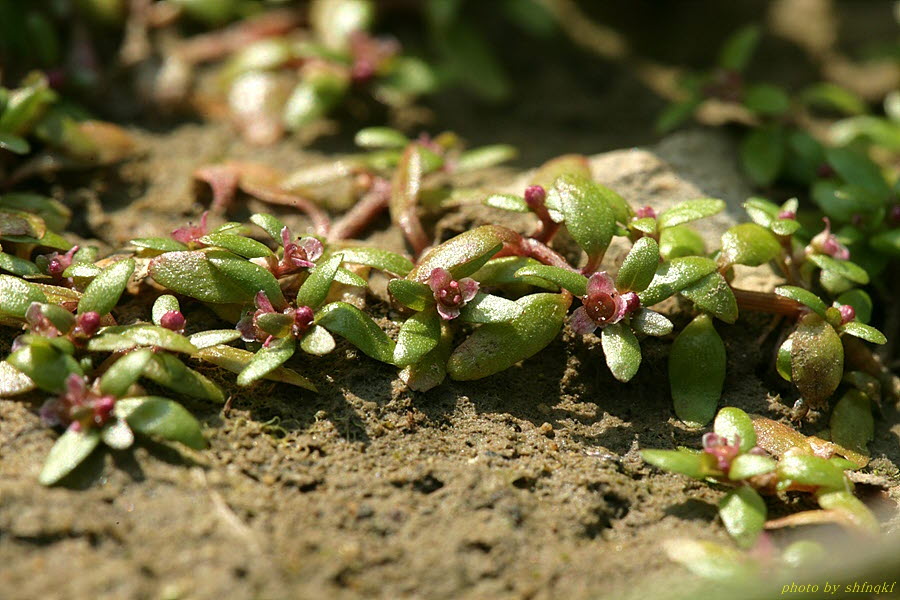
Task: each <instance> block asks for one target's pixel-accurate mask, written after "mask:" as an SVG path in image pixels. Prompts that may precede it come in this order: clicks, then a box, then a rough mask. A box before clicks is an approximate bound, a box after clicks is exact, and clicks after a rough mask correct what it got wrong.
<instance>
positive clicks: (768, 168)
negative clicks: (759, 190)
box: [741, 125, 785, 186]
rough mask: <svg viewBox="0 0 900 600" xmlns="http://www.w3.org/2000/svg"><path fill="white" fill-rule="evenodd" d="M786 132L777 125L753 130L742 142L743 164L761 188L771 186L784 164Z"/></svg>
mask: <svg viewBox="0 0 900 600" xmlns="http://www.w3.org/2000/svg"><path fill="white" fill-rule="evenodd" d="M784 142H785V140H784V131H783V130H782V129H781V127H779V126H777V125H767V126H764V127H759V128H757V129H753V130H752V131H751V132H750V133H748V134H747V135H746V136H744V139H743V140H742V142H741V162H742V163H743V165H744V170H745V171H746V172H747V175H748V176H749V177H750V179H751V180H752V181H753V183H755V184H757V185H761V186H768V185H769V184H771V183H772V182H773V181H774V180H775V178H776V177H777V176H778V173H779V172H780V171H781V167H782V165H783V163H784V155H785V143H784Z"/></svg>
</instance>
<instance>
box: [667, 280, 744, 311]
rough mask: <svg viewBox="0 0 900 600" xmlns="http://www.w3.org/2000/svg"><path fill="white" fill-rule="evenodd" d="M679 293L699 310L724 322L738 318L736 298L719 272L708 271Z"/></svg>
mask: <svg viewBox="0 0 900 600" xmlns="http://www.w3.org/2000/svg"><path fill="white" fill-rule="evenodd" d="M680 293H681V295H682V296H684V297H685V298H687V299H688V300H690V301H691V302H693V303H694V305H695V306H696V307H697V308H699V309H700V310H702V311H704V312H707V313H709V314H711V315H713V316H714V317H716V318H717V319H720V320H722V321H724V322H726V323H734V322H735V321H737V318H738V306H737V300H736V299H735V297H734V292H732V291H731V286H730V285H728V282H727V281H726V280H725V277H723V276H722V274H721V273H710V274H709V275H707V276H705V277H703V278H702V279H700V281H697V282H696V283H692V284H691V285H689V286H687V287H686V288H684V289H683V290H681V292H680Z"/></svg>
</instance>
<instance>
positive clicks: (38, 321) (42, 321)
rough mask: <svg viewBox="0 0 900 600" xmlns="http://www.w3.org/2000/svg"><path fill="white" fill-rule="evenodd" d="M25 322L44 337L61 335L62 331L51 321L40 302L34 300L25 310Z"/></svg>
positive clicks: (34, 331)
mask: <svg viewBox="0 0 900 600" xmlns="http://www.w3.org/2000/svg"><path fill="white" fill-rule="evenodd" d="M25 322H26V323H27V324H28V329H30V330H31V332H32V333H36V334H37V335H41V336H44V337H59V335H60V331H59V330H58V329H57V328H56V326H55V325H54V324H53V323H51V322H50V319H48V318H47V316H46V315H45V314H44V311H43V310H41V305H40V303H38V302H32V303H31V305H30V306H29V307H28V310H26V311H25Z"/></svg>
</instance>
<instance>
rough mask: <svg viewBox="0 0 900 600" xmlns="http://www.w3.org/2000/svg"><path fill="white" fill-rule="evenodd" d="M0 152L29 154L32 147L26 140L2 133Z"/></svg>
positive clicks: (0, 136) (5, 132)
mask: <svg viewBox="0 0 900 600" xmlns="http://www.w3.org/2000/svg"><path fill="white" fill-rule="evenodd" d="M0 150H9V151H10V152H12V153H13V154H28V153H29V152H30V151H31V146H30V145H29V144H28V140H26V139H25V138H21V137H19V136H17V135H14V134H12V133H9V132H7V131H0Z"/></svg>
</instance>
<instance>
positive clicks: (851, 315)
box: [838, 304, 856, 325]
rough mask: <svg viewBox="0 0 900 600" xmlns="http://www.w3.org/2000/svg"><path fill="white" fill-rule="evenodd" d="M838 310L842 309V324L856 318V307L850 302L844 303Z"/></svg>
mask: <svg viewBox="0 0 900 600" xmlns="http://www.w3.org/2000/svg"><path fill="white" fill-rule="evenodd" d="M838 310H839V311H841V325H846V324H847V323H849V322H850V321H852V320H853V319H855V318H856V309H855V308H853V307H852V306H850V305H849V304H842V305H841V306H840V307H839V308H838Z"/></svg>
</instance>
